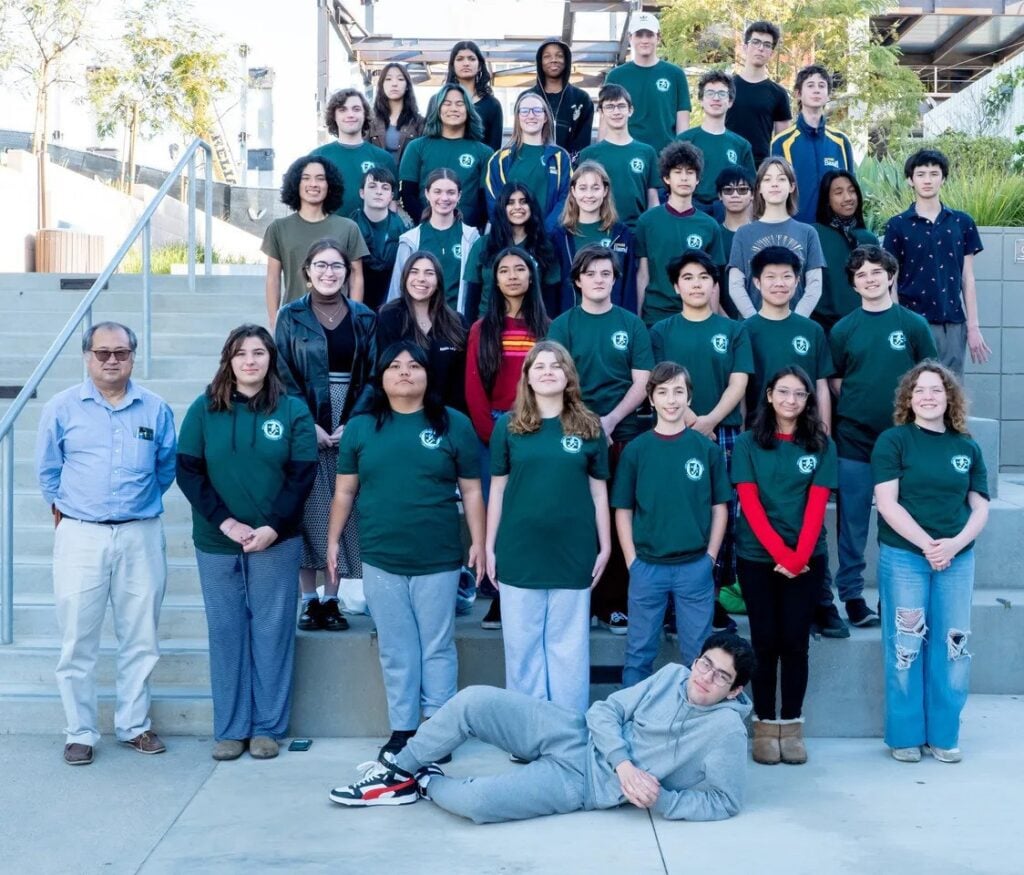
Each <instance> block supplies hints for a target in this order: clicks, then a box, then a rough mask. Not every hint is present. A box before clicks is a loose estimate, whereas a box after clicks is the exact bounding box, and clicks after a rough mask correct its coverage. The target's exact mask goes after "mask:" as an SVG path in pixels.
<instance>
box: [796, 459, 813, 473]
mask: <svg viewBox="0 0 1024 875" xmlns="http://www.w3.org/2000/svg"><path fill="white" fill-rule="evenodd" d="M796 467H797V468H798V469H799V471H800V473H801V474H810V473H811V472H812V471H813V470H814V469H815V468H817V467H818V459H817V457H815V456H801V457H800V458H799V459H797V460H796Z"/></svg>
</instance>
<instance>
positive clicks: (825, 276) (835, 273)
mask: <svg viewBox="0 0 1024 875" xmlns="http://www.w3.org/2000/svg"><path fill="white" fill-rule="evenodd" d="M814 228H815V230H816V231H817V232H818V240H819V242H820V243H821V252H822V255H824V256H825V269H824V270H823V271H822V272H821V297H820V298H819V299H818V303H817V304H815V305H814V313H815V315H816V316H824V317H826V318H828V319H833V320H835V319H841V318H842V317H843V316H845V315H846V314H847V313H852V312H853V311H854V310H856V309H857V308H858V307H860V295H858V294H857V293H856V292H855V291H854V290H853V286H851V285H850V281H849V280H848V279H847V278H846V262H847V260H848V259H849V257H850V253H851V252H853V250H854V248H855V247H853V246H851V245H850V244H849V243H848V242H847V240H846V238H845V237H844V236H843V235H842V234H840V233H839V231H837V230H836V229H835V228H832V227H829V226H828V225H820V224H817V223H815V225H814ZM852 233H853V239H854V240H855V241H856V245H858V246H859V245H864V244H870V245H872V246H877V245H878V238H877V237H876V236H875V235H874V234H872V233H871V232H870V231H868V230H867V229H866V228H854V229H853V232H852Z"/></svg>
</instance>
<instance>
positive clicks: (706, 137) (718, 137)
mask: <svg viewBox="0 0 1024 875" xmlns="http://www.w3.org/2000/svg"><path fill="white" fill-rule="evenodd" d="M676 139H678V140H682V141H683V142H684V143H693V145H694V146H696V147H697V148H698V149H700V151H701V154H702V155H703V156H704V170H703V172H702V173H701V175H700V182H699V183H697V190H696V191H695V192H694V193H693V199H694V200H696V201H700V202H701V203H702V204H712V203H714V202H715V201H716V200H718V193H717V192H716V191H715V180H716V179H718V174H719V173H721V172H722V171H723V170H726V169H728V168H729V167H746V168H747V170H749V171H750V175H751V177H753V176H754V174H755V168H754V155H753V153H752V152H751V150H750V143H748V142H747V141H746V140H745V139H744V138H743V137H741V136H740V135H739V134H736V133H733V132H732V131H728V130H727V131H723V132H722V133H721V134H712V133H709V132H708V131H705V130H704V128H702V127H696V128H690V129H689V130H688V131H683V132H682V133H681V134H680V135H679V136H678V137H677V138H676Z"/></svg>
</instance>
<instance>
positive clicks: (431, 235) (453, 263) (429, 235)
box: [413, 140, 462, 310]
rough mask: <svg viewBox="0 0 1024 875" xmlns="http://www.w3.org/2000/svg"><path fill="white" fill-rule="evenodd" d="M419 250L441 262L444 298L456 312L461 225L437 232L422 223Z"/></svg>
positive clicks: (459, 280) (460, 268) (460, 273)
mask: <svg viewBox="0 0 1024 875" xmlns="http://www.w3.org/2000/svg"><path fill="white" fill-rule="evenodd" d="M413 142H416V141H415V140H413ZM420 249H425V250H427V252H432V253H433V254H434V255H436V256H437V260H438V261H440V262H441V271H442V273H443V274H444V297H445V300H446V301H447V302H448V306H449V307H451V308H452V309H453V310H457V309H458V304H459V286H460V285H461V282H462V223H461V222H456V223H455V224H454V225H452V226H451V227H450V228H446V229H445V230H443V231H439V230H438V229H437V228H435V227H434V226H433V225H431V224H430V222H424V223H423V224H422V225H420Z"/></svg>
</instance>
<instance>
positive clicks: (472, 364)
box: [466, 316, 537, 444]
mask: <svg viewBox="0 0 1024 875" xmlns="http://www.w3.org/2000/svg"><path fill="white" fill-rule="evenodd" d="M482 326H483V320H482V319H479V320H477V321H476V322H474V323H473V325H472V327H471V328H470V329H469V340H468V341H467V343H466V406H467V407H468V408H469V418H470V419H471V420H472V422H473V428H475V429H476V433H477V434H478V435H479V436H480V440H482V441H483V442H484V443H485V444H487V443H490V441H491V432H492V431H494V420H493V419H492V418H491V411H492V410H510V409H511V408H512V405H513V403H515V400H516V387H517V386H518V384H519V376H520V374H521V373H522V372H523V361H524V360H525V358H526V355H527V353H528V352H529V351H530V350H531V349H533V345H534V344H535V343H536V342H537V338H535V337H534V336H533V335H532V334H531V333H530V331H529V330H528V329H527V327H526V321H525V320H523V319H513V318H511V317H509V316H506V317H505V325H504V328H503V329H502V332H501V366H500V367H499V368H498V375H497V376H496V377H495V379H494V387H493V388H492V389H491V391H490V393H488V392H487V389H486V388H485V387H484V383H483V379H482V378H481V376H480V367H479V364H478V357H479V354H480V329H481V328H482Z"/></svg>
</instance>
